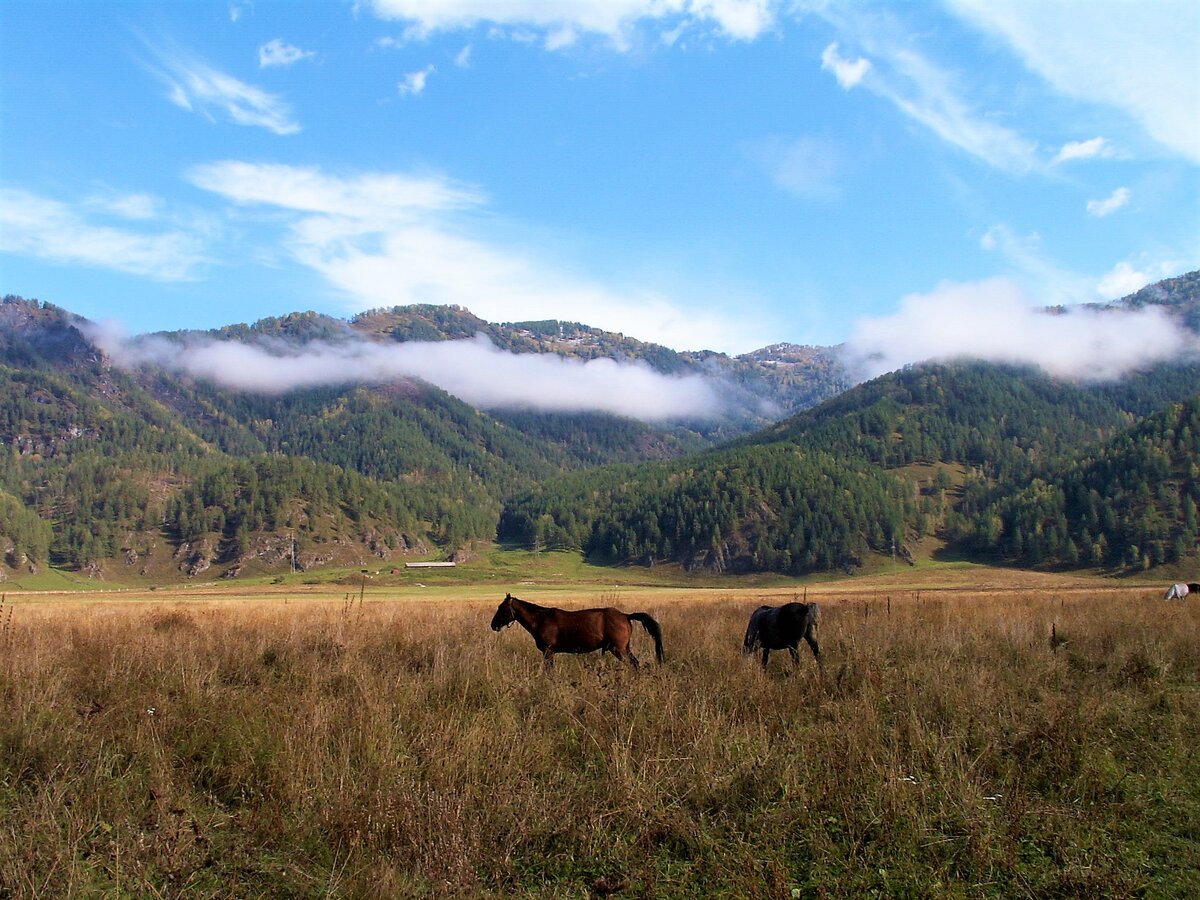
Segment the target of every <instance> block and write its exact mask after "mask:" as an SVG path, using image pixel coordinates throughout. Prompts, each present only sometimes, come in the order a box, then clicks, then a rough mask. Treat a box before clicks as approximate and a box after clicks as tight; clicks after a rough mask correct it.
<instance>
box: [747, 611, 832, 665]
mask: <svg viewBox="0 0 1200 900" xmlns="http://www.w3.org/2000/svg"><path fill="white" fill-rule="evenodd" d="M820 618H821V609H820V607H818V606H817V604H815V603H785V604H783V606H760V607H759V608H758V609H756V610H755V611H754V612H753V613H751V614H750V624H749V626H748V627H747V628H746V639H745V641H743V643H742V652H743V653H745V654H750V653H753V652H754V651H755V650H758V649H761V650H762V667H763V669H764V670H765V669H766V668H767V660H768V659H770V656H771V651H772V650H784V649H786V650H787V651H788V652H789V653H791V654H792V662H793V663H795V664H796V665H799V664H800V652H799V650H798V649H797V648H798V647H799V646H800V641H801V639H803V640H805V641H808V646H809V647H811V648H812V652H813V656H814V657H816V660H817V665H821V647H820V645H819V644H817V622H818V621H819V620H820Z"/></svg>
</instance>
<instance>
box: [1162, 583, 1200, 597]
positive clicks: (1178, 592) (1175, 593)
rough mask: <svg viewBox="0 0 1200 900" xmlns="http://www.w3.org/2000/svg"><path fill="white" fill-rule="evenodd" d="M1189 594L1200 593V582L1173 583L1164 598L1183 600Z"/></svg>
mask: <svg viewBox="0 0 1200 900" xmlns="http://www.w3.org/2000/svg"><path fill="white" fill-rule="evenodd" d="M1188 594H1200V584H1173V585H1171V589H1170V590H1169V591H1167V596H1165V597H1163V599H1164V600H1182V599H1183V598H1184V597H1186V596H1187V595H1188Z"/></svg>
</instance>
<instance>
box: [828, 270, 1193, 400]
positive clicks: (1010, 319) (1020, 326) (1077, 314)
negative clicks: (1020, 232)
mask: <svg viewBox="0 0 1200 900" xmlns="http://www.w3.org/2000/svg"><path fill="white" fill-rule="evenodd" d="M1196 343H1197V342H1196V338H1195V336H1194V335H1191V334H1190V333H1188V332H1186V331H1184V330H1183V329H1182V328H1181V327H1180V326H1179V324H1178V323H1177V322H1175V321H1174V320H1173V319H1172V318H1171V317H1170V315H1169V314H1168V313H1167V312H1166V311H1165V310H1164V309H1162V308H1161V307H1145V308H1143V309H1140V310H1136V311H1130V310H1089V309H1082V308H1076V309H1073V310H1069V311H1068V312H1067V313H1066V314H1063V315H1050V314H1047V313H1045V312H1043V311H1041V310H1039V309H1037V308H1035V307H1033V306H1031V304H1030V302H1029V299H1028V298H1027V297H1026V295H1025V294H1024V293H1023V292H1022V291H1021V290H1020V288H1018V287H1017V286H1016V285H1015V284H1014V283H1013V282H1011V281H1009V280H1007V279H1000V278H996V279H990V280H988V281H982V282H978V283H973V284H956V283H944V284H941V285H939V286H938V287H937V288H936V289H935V290H933V291H932V292H930V293H928V294H910V295H908V296H906V297H904V298H903V299H902V300H901V301H900V308H899V311H898V312H896V313H895V314H894V315H891V316H884V317H877V318H861V319H859V320H858V321H857V322H856V323H855V325H854V328H853V331H852V333H851V336H850V339H849V341H848V342H847V351H846V352H847V360H848V362H849V364H850V365H852V366H853V367H855V368H856V369H857V370H858V371H859V372H861V374H862V375H863V376H864V377H873V376H875V375H879V374H882V373H884V372H890V371H893V370H895V369H899V368H901V367H902V366H905V365H908V364H911V363H917V362H922V361H925V360H949V359H964V358H965V359H981V360H986V361H989V362H1004V363H1013V364H1018V365H1033V366H1038V367H1040V368H1041V369H1043V370H1045V371H1046V372H1048V373H1050V374H1051V375H1054V376H1056V377H1062V378H1078V379H1111V378H1118V377H1120V376H1121V375H1123V374H1125V373H1127V372H1130V371H1133V370H1136V369H1141V368H1144V367H1146V366H1150V365H1153V364H1154V363H1157V362H1161V361H1165V360H1171V359H1175V358H1178V356H1179V355H1181V354H1183V353H1185V352H1188V351H1189V350H1191V351H1194V350H1195V349H1196Z"/></svg>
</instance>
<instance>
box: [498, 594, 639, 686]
mask: <svg viewBox="0 0 1200 900" xmlns="http://www.w3.org/2000/svg"><path fill="white" fill-rule="evenodd" d="M513 622H520V623H521V626H522V627H523V628H524V629H525V630H526V631H528V632H529V633H530V634H531V635H533V642H534V644H536V645H537V648H538V649H539V650H540V651H542V656H543V658H544V659H545V663H546V668H547V669H549V668H550V667H551V666H553V665H554V654H555V653H591V652H592V651H593V650H599V651H600V652H601V653H603V652H604V651H608V652H609V653H611V654H612V655H613V656H615V657H616V658H617V659H620V660H628V661H629V663H630V665H632V666H633V667H634V668H635V669H636V668H637V667H638V665H639V664H638V658H637V657H636V656H634V655H633V651H632V650H630V649H629V638H630V637H631V636H632V635H633V624H632V623H634V622H641V623H642V627H643V628H645V629H646V631H647V632H648V633H649V635H650V637H652V638H654V656H655V658H656V659H657V660H658V661H659V662H660V663H661V662H662V661H663V645H662V629H661V628H659V627H658V623H657V622H656V621H654V619H653V618H652V617H651V616H650V614H649V613H644V612H635V613H624V612H621V610H619V609H616V608H615V607H612V606H608V607H605V608H603V609H581V610H566V609H555V608H554V607H553V606H538V605H537V604H536V603H529V602H528V601H525V600H522V599H520V598H519V597H514V596H513V595H512V594H505V595H504V600H503V602H502V603H501V604H500V605H499V606H498V607H497V608H496V615H494V616H493V617H492V631H499V630H500V629H501V628H504V627H506V626H508V625H511V624H512V623H513Z"/></svg>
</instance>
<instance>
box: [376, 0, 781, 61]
mask: <svg viewBox="0 0 1200 900" xmlns="http://www.w3.org/2000/svg"><path fill="white" fill-rule="evenodd" d="M774 7H775V4H774V3H772V2H771V0H558V2H553V3H548V2H545V0H511V2H505V3H496V2H493V0H457V2H454V3H429V2H426V0H372V2H371V8H372V9H373V10H374V11H375V14H376V15H378V16H379V17H380V18H384V19H391V20H396V21H401V22H405V23H407V24H408V25H409V28H410V30H411V31H412V33H413V34H414V35H416V36H424V35H428V34H430V33H432V32H434V31H455V30H462V29H468V28H473V27H475V26H477V25H490V26H492V27H494V28H500V29H507V34H508V35H509V36H510V37H514V38H518V39H524V38H525V37H526V36H528V35H529V34H530V32H533V33H536V34H537V35H538V36H539V37H538V39H539V40H540V41H541V43H542V44H543V45H544V46H545V47H546V48H547V49H550V50H553V49H561V48H563V47H567V46H570V45H571V44H573V43H574V42H575V40H576V38H577V37H578V36H579V35H583V34H591V35H598V36H600V37H604V38H607V39H608V40H610V41H611V42H612V43H613V45H614V46H616V47H617V48H618V49H623V48H625V47H627V46H628V44H629V34H630V30H631V29H633V28H634V27H635V26H636V25H638V24H639V23H659V24H663V25H666V24H668V23H670V24H672V25H673V26H677V24H678V22H679V21H680V20H683V21H686V22H691V23H694V24H696V25H698V26H711V27H712V28H713V29H715V31H716V32H717V33H719V34H721V35H723V36H725V37H727V38H730V39H733V40H742V41H749V40H754V39H755V38H757V37H759V36H760V35H761V34H763V33H764V32H766V31H769V30H770V29H771V28H772V27H773V26H774V23H775V11H774Z"/></svg>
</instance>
